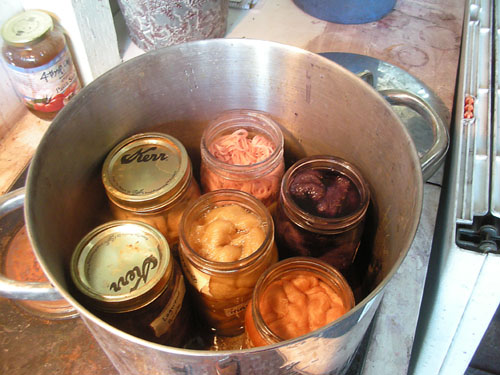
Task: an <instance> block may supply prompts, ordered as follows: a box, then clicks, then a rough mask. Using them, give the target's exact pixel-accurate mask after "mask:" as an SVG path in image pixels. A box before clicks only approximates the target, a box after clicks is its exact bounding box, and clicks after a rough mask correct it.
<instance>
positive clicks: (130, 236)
mask: <svg viewBox="0 0 500 375" xmlns="http://www.w3.org/2000/svg"><path fill="white" fill-rule="evenodd" d="M172 269H173V265H172V261H171V256H170V248H169V245H168V243H167V241H166V240H165V237H164V236H163V235H162V234H161V233H160V232H159V231H158V230H156V229H155V228H153V227H152V226H150V225H148V224H144V223H141V222H136V221H132V220H117V221H111V222H108V223H106V224H103V225H101V226H99V227H97V228H95V229H94V230H92V231H91V232H90V233H88V234H87V235H86V236H85V237H84V238H83V239H82V240H81V241H80V242H79V244H78V245H77V247H76V249H75V251H74V253H73V255H72V258H71V277H72V279H73V282H74V284H75V286H76V287H77V288H78V290H79V291H80V292H81V293H82V294H83V295H84V297H87V299H88V300H89V303H91V304H92V305H93V306H94V307H95V308H97V309H99V310H101V311H106V312H128V311H133V310H137V309H139V308H141V307H143V306H145V305H147V304H149V303H150V302H152V301H153V300H155V299H156V298H157V297H158V296H159V295H160V294H161V293H162V292H163V290H164V289H165V288H166V287H167V283H168V281H169V278H170V276H171V274H172Z"/></svg>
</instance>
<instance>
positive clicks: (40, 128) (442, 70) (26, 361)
mask: <svg viewBox="0 0 500 375" xmlns="http://www.w3.org/2000/svg"><path fill="white" fill-rule="evenodd" d="M464 6H465V1H462V0H460V1H456V0H427V1H415V0H398V1H397V3H396V6H395V9H394V10H393V11H392V12H391V13H390V14H388V15H387V16H385V17H384V18H383V19H382V20H380V21H378V22H372V23H367V24H362V25H340V24H333V23H330V22H326V21H322V20H319V19H316V18H314V17H311V16H309V15H307V14H305V13H304V12H303V11H301V10H300V9H299V8H297V7H296V6H295V4H294V3H293V2H292V0H259V2H258V3H257V4H256V6H255V7H254V8H253V9H251V10H235V9H232V10H231V17H230V23H229V25H228V33H227V37H230V38H252V39H265V40H272V41H276V42H280V43H284V44H290V45H294V46H297V47H300V48H304V49H306V50H309V51H312V52H318V53H320V52H349V53H355V54H361V55H368V56H371V57H374V58H377V59H380V60H383V61H386V62H388V63H390V64H392V65H394V66H397V67H399V68H401V69H403V70H405V71H406V72H408V73H410V74H411V75H412V76H414V77H416V78H418V79H419V80H421V81H422V82H423V83H425V84H426V85H427V86H428V87H429V88H430V89H431V90H432V91H433V92H434V93H435V94H436V95H437V96H438V97H439V98H440V99H441V100H442V102H443V103H444V104H445V106H446V107H447V108H448V110H449V111H450V112H451V111H452V107H453V100H454V89H455V83H456V76H457V70H458V64H459V54H460V40H461V32H462V22H463V15H464ZM137 53H138V51H137V48H136V47H135V49H134V46H132V47H130V46H129V47H127V48H126V49H125V50H124V51H123V56H124V59H128V58H130V57H133V55H134V54H137ZM139 53H140V51H139ZM447 125H448V126H449V125H450V124H449V123H447ZM49 126H50V123H49V122H46V121H43V120H39V119H37V118H36V117H34V116H33V115H32V114H31V113H26V115H25V117H24V118H23V119H22V120H21V121H20V122H19V123H17V124H16V125H15V126H14V127H13V128H12V130H11V131H10V132H9V133H8V134H7V135H6V136H5V137H4V138H3V139H2V140H0V176H1V178H0V192H1V193H2V194H3V193H5V192H6V191H8V190H9V189H10V188H11V187H12V184H13V183H14V182H15V181H16V180H17V179H18V178H19V176H20V175H21V174H22V172H23V171H24V170H25V168H26V166H27V165H28V163H29V160H30V159H31V157H32V155H33V153H34V152H35V150H36V147H37V145H38V143H39V141H40V139H41V138H42V137H43V134H44V133H45V131H46V130H47V128H48V127H49ZM435 179H436V180H437V181H438V183H437V185H436V184H426V186H425V197H424V214H423V217H425V219H423V220H422V223H421V225H420V227H419V232H418V233H417V239H416V241H415V243H414V245H413V246H412V249H411V250H410V254H409V257H408V258H407V260H405V262H404V263H403V265H402V267H401V270H400V272H398V274H397V275H396V277H395V278H394V279H395V280H394V283H393V284H394V286H393V287H392V290H396V291H398V290H399V291H401V290H402V289H401V283H403V284H404V285H405V287H407V286H408V282H409V281H408V275H410V277H411V278H413V279H412V280H411V281H410V282H411V285H410V286H409V288H410V289H411V288H413V290H414V292H415V298H414V301H413V303H414V304H416V306H417V311H412V312H411V313H412V316H411V319H412V322H410V323H411V324H410V325H409V327H406V328H405V327H402V326H404V325H405V324H407V323H408V322H407V321H405V320H404V319H408V317H404V316H401V315H398V314H392V313H391V311H385V312H384V309H386V310H390V309H391V306H393V305H391V304H393V303H397V298H398V297H399V294H398V293H392V294H391V288H389V293H387V295H388V297H387V296H386V297H387V298H386V297H384V298H385V299H386V300H387V302H386V303H385V304H384V303H383V304H382V305H381V310H380V311H379V317H378V318H377V319H376V320H375V323H374V327H375V328H374V329H375V334H374V336H373V340H372V344H373V345H371V346H369V347H368V349H367V355H366V358H367V360H366V364H365V366H364V369H363V372H364V373H374V374H376V373H377V372H376V370H377V369H379V368H380V366H381V363H383V362H386V363H387V360H386V358H387V357H385V356H384V358H383V357H382V356H381V352H380V348H379V346H385V347H386V348H387V350H388V351H386V352H385V353H383V354H386V355H391V356H393V355H396V357H393V360H392V361H389V362H392V364H389V366H393V368H395V369H401V368H402V367H404V366H405V365H407V362H408V358H409V355H410V352H411V341H412V337H413V333H412V329H414V327H415V324H416V319H417V317H418V306H419V303H420V298H421V292H422V290H423V281H424V279H425V270H426V262H427V260H428V254H429V252H430V247H431V241H432V234H433V230H434V227H433V224H434V220H435V215H436V212H437V206H438V201H439V194H440V187H439V174H438V175H437V177H435ZM398 283H400V284H398ZM391 298H392V300H391ZM0 312H1V313H0V343H1V348H0V370H1V372H2V373H6V374H7V373H9V374H30V375H34V374H74V373H78V374H94V375H100V374H111V375H112V374H115V373H116V370H114V368H113V367H112V365H111V364H110V362H109V360H108V359H107V358H106V357H105V355H104V354H103V353H102V351H101V350H100V348H99V347H98V345H97V344H96V342H95V341H94V340H93V339H92V337H91V336H89V334H88V331H87V329H86V327H85V326H84V324H83V322H82V321H81V320H80V319H78V318H77V319H72V320H64V321H47V320H43V319H39V318H36V317H32V316H30V315H29V314H27V313H25V312H24V311H22V310H21V309H19V308H18V307H17V305H15V304H14V303H13V302H12V301H9V300H5V299H1V298H0ZM381 314H385V315H384V316H385V317H386V319H379V318H380V315H381ZM399 327H402V328H401V330H402V331H405V332H406V333H405V335H406V336H405V337H404V339H405V340H407V341H408V342H400V341H399V339H400V338H401V336H395V341H390V342H388V341H387V335H385V334H384V336H383V337H382V336H377V332H389V333H390V332H392V331H394V330H397V331H398V332H399V334H400V333H401V330H400V329H399ZM412 327H413V328H412ZM39 333H43V334H42V335H40V337H41V338H40V339H37V340H34V339H33V337H34V335H35V334H39ZM61 338H63V339H61ZM68 343H71V345H68ZM26 346H28V347H33V351H32V355H31V356H30V355H26V356H19V355H17V352H18V349H19V348H21V347H26ZM398 357H399V358H398ZM90 358H92V361H88V359H90ZM86 359H87V360H86ZM34 362H35V363H37V364H38V366H36V367H34V366H33V365H32V364H33V363H34ZM389 368H390V367H389ZM386 369H388V368H387V367H386ZM370 371H372V372H370ZM379 373H380V372H379ZM385 373H396V372H393V371H386V372H385ZM397 373H401V372H397Z"/></svg>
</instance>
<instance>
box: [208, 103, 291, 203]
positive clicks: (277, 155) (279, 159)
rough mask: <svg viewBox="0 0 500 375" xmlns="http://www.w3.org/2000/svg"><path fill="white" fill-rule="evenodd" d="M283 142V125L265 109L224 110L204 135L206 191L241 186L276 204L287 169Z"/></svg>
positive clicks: (244, 189)
mask: <svg viewBox="0 0 500 375" xmlns="http://www.w3.org/2000/svg"><path fill="white" fill-rule="evenodd" d="M283 143H284V141H283V134H282V132H281V129H280V127H279V126H278V124H277V123H276V122H274V121H273V120H272V119H271V118H270V117H269V116H268V115H267V114H265V113H263V112H259V111H251V110H232V111H226V112H224V113H222V114H221V115H220V116H219V117H218V118H216V119H215V120H213V121H212V122H211V123H210V124H208V126H207V127H206V129H205V131H204V132H203V135H202V138H201V146H200V148H201V171H200V174H201V176H200V179H201V187H202V189H203V191H204V192H209V191H214V190H219V189H235V190H241V191H245V192H247V193H249V194H252V195H253V196H255V197H256V198H258V199H260V200H261V201H262V202H263V203H264V204H265V205H266V206H267V207H273V206H275V204H276V203H277V201H278V195H279V189H280V183H281V179H282V177H283V173H284V171H285V163H284V159H283Z"/></svg>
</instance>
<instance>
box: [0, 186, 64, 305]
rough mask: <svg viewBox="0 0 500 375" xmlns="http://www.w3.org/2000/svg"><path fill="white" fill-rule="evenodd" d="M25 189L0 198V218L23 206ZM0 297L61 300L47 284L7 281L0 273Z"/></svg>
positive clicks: (55, 291) (57, 293)
mask: <svg viewBox="0 0 500 375" xmlns="http://www.w3.org/2000/svg"><path fill="white" fill-rule="evenodd" d="M24 197H25V188H24V187H22V188H19V189H17V190H13V191H11V192H9V193H7V194H5V195H2V196H0V218H2V217H4V216H6V215H7V214H9V213H11V212H13V211H14V210H17V209H19V208H21V207H23V206H24ZM0 296H2V297H6V298H10V299H24V300H32V301H56V300H60V299H62V297H61V295H60V294H59V292H58V291H57V290H56V289H55V288H54V287H53V286H52V285H51V284H50V283H49V282H46V283H38V282H23V281H16V280H12V279H9V278H7V277H5V276H4V275H2V274H1V273H0Z"/></svg>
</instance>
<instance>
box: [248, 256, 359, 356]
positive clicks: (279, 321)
mask: <svg viewBox="0 0 500 375" xmlns="http://www.w3.org/2000/svg"><path fill="white" fill-rule="evenodd" d="M354 305H355V301H354V296H353V293H352V290H351V287H350V286H349V284H348V283H347V281H346V280H345V278H344V277H343V276H342V274H341V273H340V272H339V271H337V270H336V269H335V268H333V267H332V266H330V265H329V264H327V263H325V262H323V261H320V260H318V259H314V258H311V257H293V258H288V259H286V260H282V261H280V262H278V263H276V264H274V265H273V266H272V267H270V268H269V269H268V270H267V271H266V272H265V273H264V274H262V276H261V277H260V278H259V280H258V281H257V284H256V286H255V288H254V291H253V295H252V299H251V301H250V302H249V304H248V307H247V309H246V312H245V332H246V335H247V341H248V346H249V347H256V346H265V345H270V344H274V343H277V342H280V341H284V340H288V339H292V338H295V337H298V336H301V335H304V334H307V333H309V332H312V331H314V330H316V329H319V328H321V327H323V326H325V325H327V324H330V323H332V322H333V321H335V320H336V319H338V318H340V317H341V316H342V315H344V314H345V313H346V312H348V311H349V310H350V309H352V308H353V307H354Z"/></svg>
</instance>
